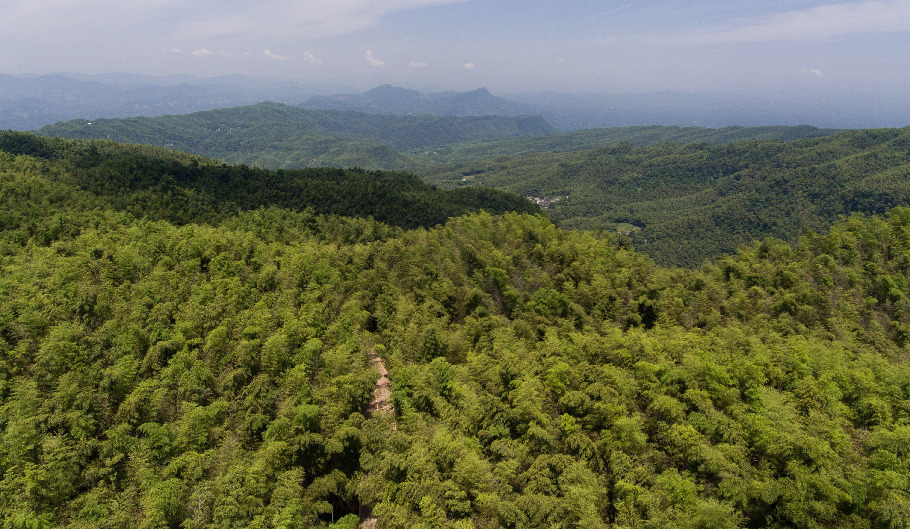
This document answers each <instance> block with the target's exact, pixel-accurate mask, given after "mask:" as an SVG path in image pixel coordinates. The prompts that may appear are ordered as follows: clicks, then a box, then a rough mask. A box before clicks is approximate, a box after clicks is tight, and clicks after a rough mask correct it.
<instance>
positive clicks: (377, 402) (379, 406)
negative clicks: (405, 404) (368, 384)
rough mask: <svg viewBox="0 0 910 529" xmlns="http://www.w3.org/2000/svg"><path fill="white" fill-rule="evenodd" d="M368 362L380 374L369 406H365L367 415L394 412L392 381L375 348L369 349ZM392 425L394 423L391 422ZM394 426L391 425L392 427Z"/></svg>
mask: <svg viewBox="0 0 910 529" xmlns="http://www.w3.org/2000/svg"><path fill="white" fill-rule="evenodd" d="M370 362H371V363H372V364H373V367H374V368H375V369H376V371H379V374H380V375H381V376H380V377H379V380H377V381H376V387H375V388H374V389H373V398H372V400H370V407H369V408H367V415H369V416H370V417H374V416H375V415H376V414H378V413H392V414H394V413H395V405H394V404H392V381H391V380H389V372H388V370H387V369H386V368H385V362H383V361H382V358H381V357H380V356H379V353H377V352H376V350H375V349H371V350H370ZM393 425H394V423H393ZM394 427H395V426H393V428H394Z"/></svg>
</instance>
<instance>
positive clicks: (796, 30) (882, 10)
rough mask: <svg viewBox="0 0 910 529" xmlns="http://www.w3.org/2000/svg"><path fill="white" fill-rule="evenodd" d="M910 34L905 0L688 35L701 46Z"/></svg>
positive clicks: (829, 7)
mask: <svg viewBox="0 0 910 529" xmlns="http://www.w3.org/2000/svg"><path fill="white" fill-rule="evenodd" d="M908 31H910V2H908V1H907V0H890V1H868V2H850V3H843V4H826V5H821V6H817V7H813V8H809V9H804V10H798V11H786V12H783V13H778V14H776V15H772V16H769V17H762V18H755V19H749V20H745V21H742V22H741V23H740V24H739V25H738V26H737V27H735V28H729V29H724V30H721V31H714V32H707V33H701V34H691V35H689V36H688V37H687V38H686V39H684V40H688V41H691V42H696V43H701V44H716V43H724V42H767V41H785V40H805V39H822V38H831V37H843V36H847V35H855V34H861V33H883V32H885V33H887V32H908Z"/></svg>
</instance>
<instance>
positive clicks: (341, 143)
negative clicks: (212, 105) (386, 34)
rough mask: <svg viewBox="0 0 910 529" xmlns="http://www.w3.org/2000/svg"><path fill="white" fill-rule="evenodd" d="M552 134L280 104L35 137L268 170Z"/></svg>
mask: <svg viewBox="0 0 910 529" xmlns="http://www.w3.org/2000/svg"><path fill="white" fill-rule="evenodd" d="M549 132H552V128H551V127H550V126H549V125H548V124H547V123H546V122H545V121H544V120H543V119H542V118H540V117H536V116H519V117H505V116H483V117H455V116H428V115H421V116H380V115H372V114H363V113H357V112H339V111H332V110H305V109H302V108H298V107H292V106H288V105H281V104H278V103H260V104H258V105H253V106H246V107H235V108H228V109H221V110H212V111H206V112H196V113H193V114H186V115H179V116H161V117H154V118H145V117H137V118H127V119H99V120H95V121H86V120H75V121H68V122H64V123H57V124H55V125H48V126H46V127H43V128H41V129H40V130H39V131H38V133H39V134H41V135H44V136H59V137H64V138H70V139H90V138H100V139H109V140H114V141H119V142H124V143H141V144H146V145H158V146H160V147H168V148H172V149H176V150H180V151H186V152H192V153H194V154H198V155H201V156H206V157H209V158H215V159H218V160H221V161H223V162H226V163H235V164H239V163H243V164H247V165H251V166H258V167H263V168H269V169H300V168H304V167H307V166H338V167H341V166H343V167H350V166H353V165H359V166H362V167H365V168H371V169H398V168H401V167H403V166H406V165H408V163H409V162H408V159H407V158H406V157H405V156H403V155H401V154H400V153H399V152H398V151H401V150H406V149H414V148H419V147H429V146H434V145H443V144H449V143H458V142H464V141H470V140H481V139H491V138H502V137H512V136H521V135H539V134H546V133H549ZM352 162H356V164H352Z"/></svg>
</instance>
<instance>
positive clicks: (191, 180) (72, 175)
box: [0, 132, 533, 228]
mask: <svg viewBox="0 0 910 529" xmlns="http://www.w3.org/2000/svg"><path fill="white" fill-rule="evenodd" d="M0 149H2V150H5V151H6V152H8V153H11V154H29V155H33V156H36V157H38V158H40V159H42V160H46V161H47V162H48V163H45V164H42V170H45V171H48V172H52V173H53V174H55V175H56V178H58V180H59V181H60V182H61V183H63V184H65V185H67V186H71V187H73V188H75V189H79V190H81V191H84V192H87V193H88V194H89V195H91V196H92V197H93V200H95V201H99V200H100V201H101V202H100V203H102V204H106V205H109V206H111V207H113V208H115V209H118V210H123V211H128V212H130V213H131V214H133V215H135V216H137V217H148V218H152V219H164V220H168V221H171V222H176V223H181V224H182V223H187V222H215V221H218V220H222V219H225V218H227V217H229V216H232V215H234V214H235V213H236V212H237V211H239V210H252V209H257V208H260V207H266V206H276V207H281V208H285V209H289V210H292V211H302V210H304V209H310V210H312V211H313V212H315V213H330V214H336V215H345V216H352V217H368V216H370V217H373V218H375V219H377V220H380V221H382V222H385V223H388V224H391V225H395V226H401V227H405V228H414V227H418V226H423V227H431V226H434V225H436V224H440V223H443V222H445V220H446V219H447V218H449V217H453V216H458V215H462V214H464V213H466V212H469V211H480V210H487V211H491V212H504V211H533V208H532V206H531V205H530V204H528V202H527V201H526V200H524V199H522V198H521V197H519V196H517V195H512V194H510V193H506V192H503V191H497V190H494V189H480V188H478V189H462V190H437V189H435V188H433V187H431V186H429V185H427V184H425V183H423V182H422V181H421V180H420V179H418V178H417V177H415V176H414V175H411V174H407V173H400V172H382V171H364V170H361V169H350V170H344V169H332V168H316V169H305V170H297V171H267V170H264V169H256V168H250V167H246V166H227V165H224V164H217V163H215V162H213V161H211V160H205V159H202V158H198V157H193V156H191V155H187V154H181V153H175V152H173V151H168V150H166V149H160V148H155V147H148V146H139V145H136V146H123V145H119V144H116V143H113V142H107V141H82V142H70V141H66V140H61V139H46V138H40V137H37V136H34V135H31V134H27V133H15V132H8V133H0Z"/></svg>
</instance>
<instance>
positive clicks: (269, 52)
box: [262, 48, 287, 61]
mask: <svg viewBox="0 0 910 529" xmlns="http://www.w3.org/2000/svg"><path fill="white" fill-rule="evenodd" d="M262 54H263V55H265V56H266V57H268V58H269V59H275V60H276V61H286V60H287V56H285V55H278V54H277V53H275V52H273V51H272V50H270V49H268V48H266V49H264V50H262Z"/></svg>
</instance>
